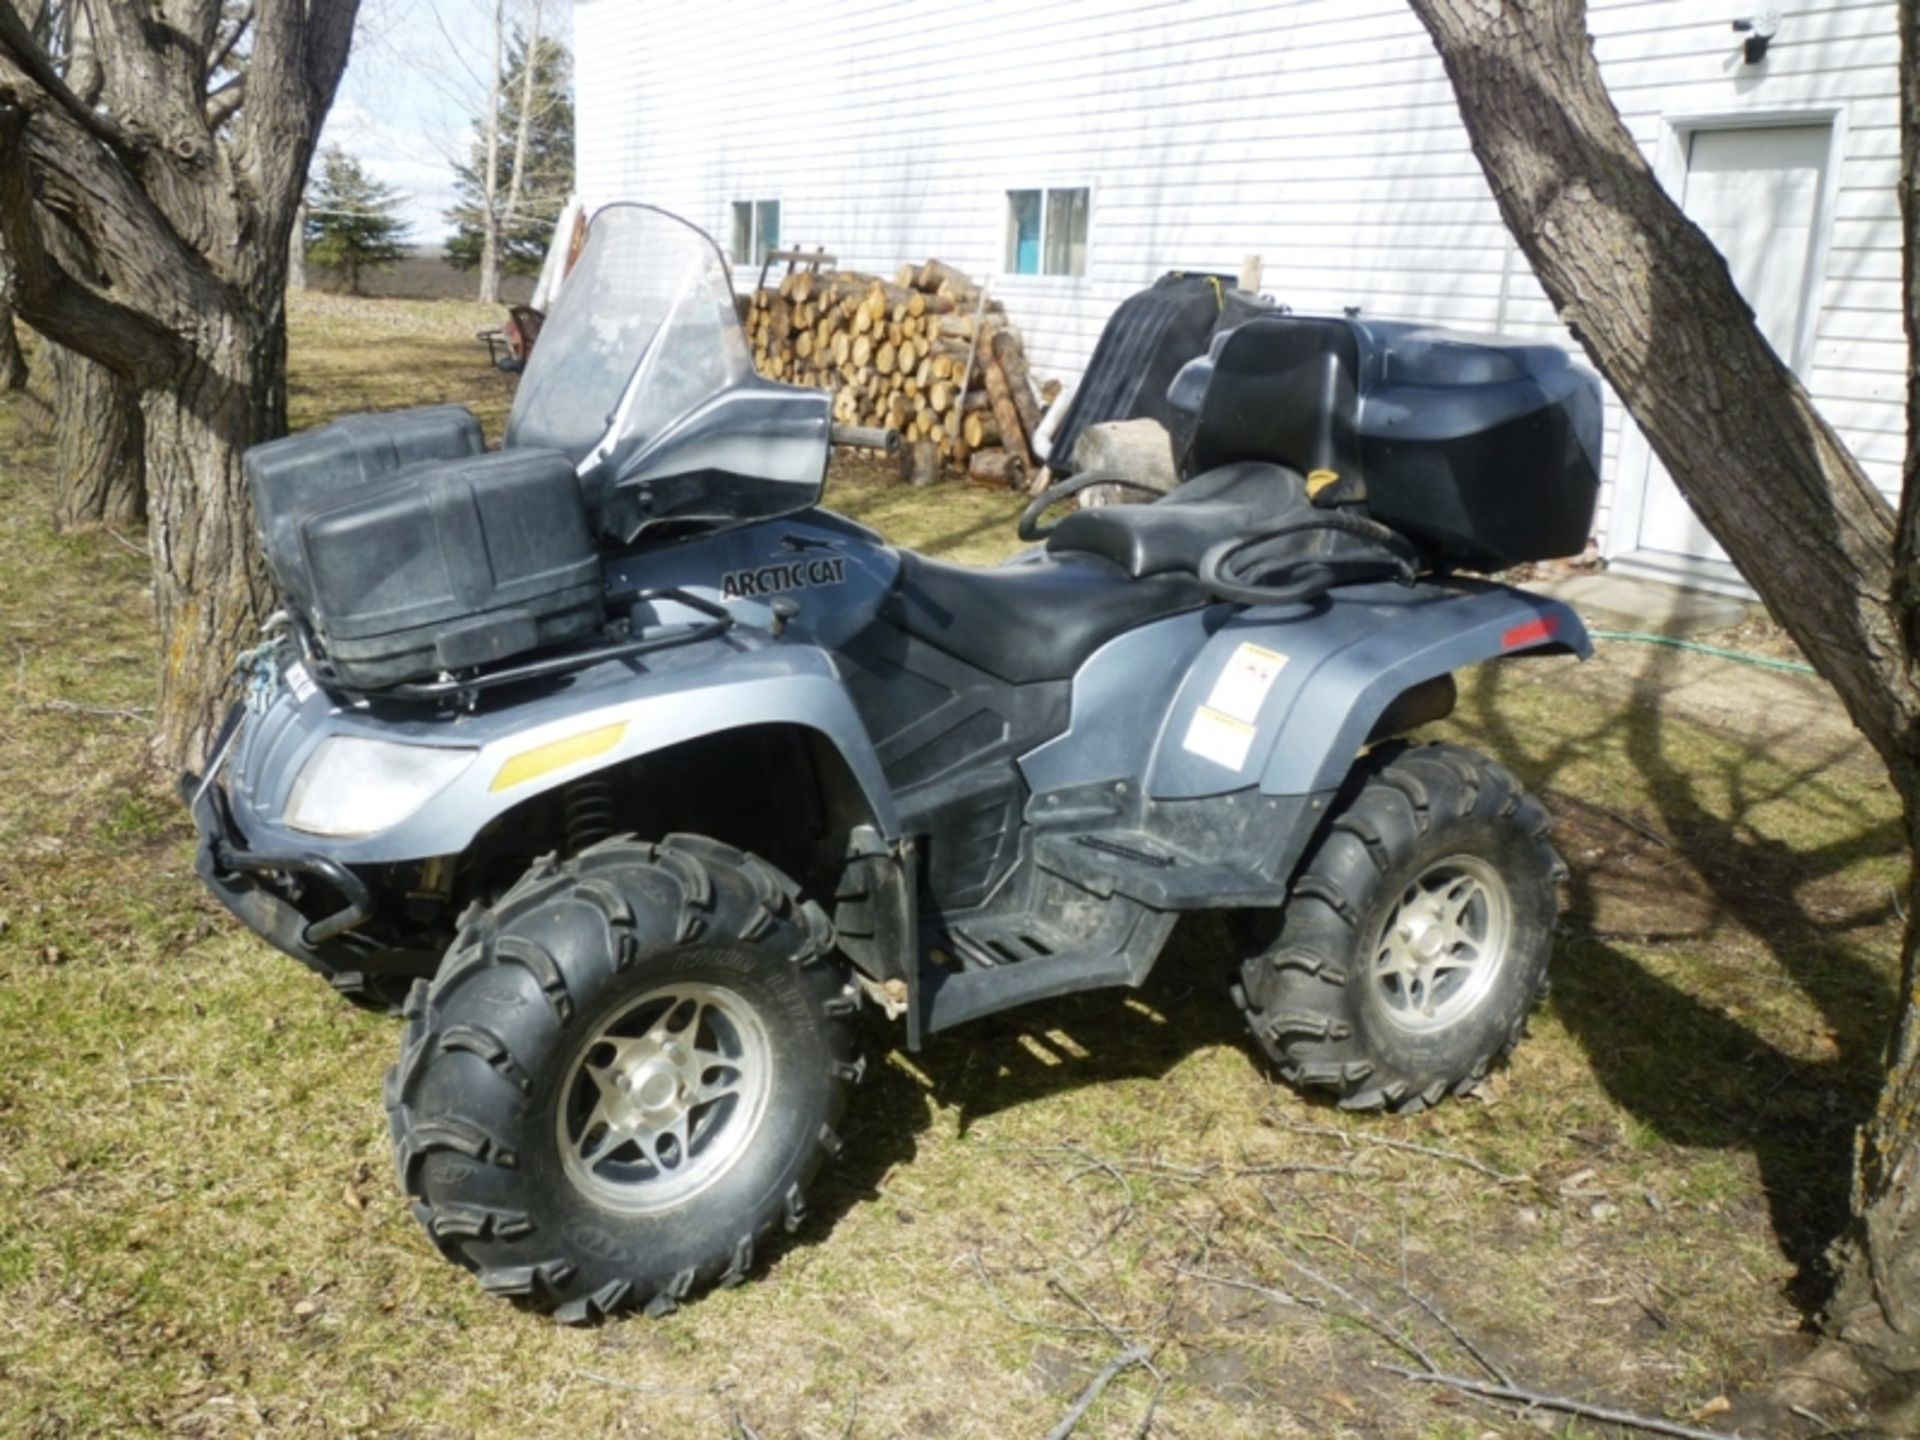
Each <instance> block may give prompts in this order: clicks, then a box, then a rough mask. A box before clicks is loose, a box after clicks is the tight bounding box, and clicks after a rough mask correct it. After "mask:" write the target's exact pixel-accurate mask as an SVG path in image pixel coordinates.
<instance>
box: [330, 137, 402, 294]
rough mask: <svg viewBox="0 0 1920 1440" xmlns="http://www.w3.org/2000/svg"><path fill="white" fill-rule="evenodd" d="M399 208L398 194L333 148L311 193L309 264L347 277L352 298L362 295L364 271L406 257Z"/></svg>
mask: <svg viewBox="0 0 1920 1440" xmlns="http://www.w3.org/2000/svg"><path fill="white" fill-rule="evenodd" d="M399 206H400V192H399V191H397V190H395V189H394V188H393V187H392V186H391V185H387V184H384V183H382V182H381V181H378V180H376V179H374V178H373V177H372V176H371V175H369V174H367V172H366V171H365V170H364V169H363V168H362V167H361V164H360V162H359V161H358V160H355V159H354V158H353V157H352V156H351V155H349V154H347V153H346V152H345V151H344V150H342V149H341V148H340V147H339V146H337V145H333V146H329V147H328V148H327V152H326V154H325V155H324V156H322V157H321V161H320V178H319V179H318V180H316V181H315V182H314V183H313V186H312V188H311V189H310V190H309V191H308V192H307V231H306V234H307V260H308V261H309V262H310V263H311V264H314V265H319V266H323V267H324V268H326V269H328V270H333V271H337V272H338V273H339V274H341V275H344V276H345V277H346V281H347V293H348V294H350V295H358V294H359V293H360V276H361V273H362V272H363V271H367V270H380V269H384V268H385V267H387V266H389V265H392V264H393V263H394V262H395V261H398V260H404V259H405V258H406V257H407V254H408V252H409V247H408V246H407V244H406V233H407V222H406V221H404V220H402V219H401V218H400V215H399Z"/></svg>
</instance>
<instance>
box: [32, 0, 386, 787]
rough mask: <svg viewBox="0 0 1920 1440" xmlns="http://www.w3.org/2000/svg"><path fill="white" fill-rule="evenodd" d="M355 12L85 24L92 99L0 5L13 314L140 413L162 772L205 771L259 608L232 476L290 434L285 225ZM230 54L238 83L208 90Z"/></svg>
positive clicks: (209, 9)
mask: <svg viewBox="0 0 1920 1440" xmlns="http://www.w3.org/2000/svg"><path fill="white" fill-rule="evenodd" d="M357 11H358V0H328V3H325V4H320V3H315V0H255V3H254V4H251V5H248V6H245V7H240V8H235V9H229V8H228V7H223V6H219V5H209V4H205V3H200V0H145V3H143V4H141V5H121V4H99V5H90V6H88V7H87V11H86V14H87V17H88V20H89V21H90V30H91V35H90V41H91V53H92V58H93V60H95V61H97V70H98V73H99V76H100V81H99V93H98V98H97V100H96V99H91V98H88V97H87V96H85V95H82V94H77V93H75V91H74V90H73V89H72V88H71V87H70V86H69V85H68V84H67V83H65V82H64V81H63V80H62V79H61V78H60V76H59V74H58V71H57V67H56V66H55V65H54V64H53V63H52V61H51V60H50V59H49V57H48V55H47V53H46V52H45V50H44V49H43V48H41V46H40V45H39V43H38V42H37V41H36V40H35V38H34V36H33V35H32V34H31V33H30V31H29V30H28V28H27V27H26V25H25V24H24V23H23V21H22V19H21V16H20V14H19V12H18V10H17V9H16V8H15V5H14V3H13V0H0V244H4V246H5V247H6V251H7V255H8V257H9V261H10V264H11V274H10V281H9V292H10V293H9V297H8V298H10V299H11V300H12V302H13V304H14V306H15V308H16V309H17V310H18V311H19V313H20V314H21V316H22V317H23V318H25V319H27V320H28V321H29V322H30V323H31V324H32V325H33V327H34V328H35V329H36V330H37V331H39V332H40V334H42V335H44V336H47V337H48V338H49V339H52V340H55V341H57V342H59V343H60V344H63V345H66V346H67V347H69V348H70V349H73V350H76V351H78V352H80V353H81V354H83V355H85V356H87V357H88V358H89V359H92V360H96V361H98V362H99V363H101V364H103V365H105V366H107V367H108V368H109V369H110V370H112V371H113V372H114V373H115V374H116V375H118V376H119V377H121V378H122V379H124V380H125V381H126V382H127V383H129V384H130V385H133V386H134V387H136V388H137V389H138V391H139V393H140V396H141V419H142V425H143V429H144V443H145V458H146V479H147V494H148V511H149V525H148V540H149V545H150V548H151V551H152V555H153V567H154V600H155V608H156V610H157V612H158V619H159V622H160V659H161V664H160V685H159V698H158V703H157V706H156V718H157V724H156V725H155V729H154V755H155V758H156V759H157V760H158V761H159V762H160V763H161V764H163V765H165V766H167V767H169V768H173V769H177V768H181V767H184V766H193V765H198V764H200V763H202V762H203V761H204V759H205V755H206V745H207V742H208V740H209V739H210V738H211V736H212V734H213V732H214V729H215V727H216V725H217V724H218V720H219V717H220V716H221V714H222V712H223V711H224V709H225V707H226V702H227V699H228V698H229V687H228V679H229V675H230V669H231V666H232V663H233V660H234V657H235V656H236V655H237V654H238V653H239V651H240V650H241V649H242V648H243V647H244V646H245V645H247V644H249V643H251V641H252V640H253V638H254V636H255V634H256V631H257V625H258V622H259V620H260V618H261V617H262V615H263V614H264V613H265V611H266V610H267V608H268V606H269V604H270V600H271V596H270V591H269V587H268V586H267V584H266V583H265V577H264V572H263V567H262V564H261V558H260V556H259V553H258V551H257V548H256V546H255V543H254V536H253V521H252V516H251V513H250V508H249V505H248V500H247V492H246V490H245V487H244V486H243V484H242V481H241V468H240V457H241V454H242V452H243V451H244V450H245V449H246V448H247V447H248V446H250V445H253V444H256V443H258V442H259V441H262V440H266V439H270V438H272V437H273V436H275V435H276V434H279V433H281V432H282V431H283V430H284V428H285V424H286V393H285V386H286V374H285V369H286V319H285V305H286V283H287V266H288V259H289V246H290V243H291V239H292V236H291V230H292V224H293V218H294V213H295V211H296V209H297V208H298V206H299V203H300V196H301V191H302V189H303V187H304V185H305V181H306V175H307V168H308V165H309V163H310V162H311V160H312V158H313V148H314V143H315V141H316V139H317V138H318V135H319V132H320V128H321V126H322V124H323V123H324V122H325V119H326V114H327V110H328V108H329V107H330V106H331V104H332V103H333V97H334V92H335V90H336V88H337V86H338V84H339V80H340V75H341V72H342V71H343V70H344V69H345V66H346V60H347V52H348V48H349V45H350V44H351V40H352V34H353V24H354V18H355V15H356V13H357ZM243 36H244V37H246V38H247V40H248V43H247V44H246V45H245V47H244V50H236V45H237V44H238V43H239V42H240V41H241V39H242V38H243ZM236 54H239V55H241V57H242V58H241V59H240V60H239V61H237V62H235V63H236V64H237V65H238V66H239V67H240V73H236V74H233V75H232V76H231V78H222V77H223V76H225V75H226V73H227V72H226V70H225V69H224V68H223V67H225V66H226V65H227V63H228V61H229V60H231V59H232V57H234V56H235V55H236ZM56 232H64V234H63V236H62V238H60V239H58V240H57V241H50V238H49V237H50V236H52V235H54V234H55V233H56ZM54 244H58V245H59V247H60V249H61V250H65V249H66V247H67V246H68V244H71V245H72V246H75V247H77V248H78V249H79V251H80V252H82V254H83V256H84V258H85V260H86V264H85V265H74V264H69V263H66V262H65V261H64V260H63V259H62V258H61V256H60V254H58V253H56V252H55V251H54V249H53V248H52V247H53V245H54Z"/></svg>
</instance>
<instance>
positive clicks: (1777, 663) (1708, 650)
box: [1587, 630, 1820, 675]
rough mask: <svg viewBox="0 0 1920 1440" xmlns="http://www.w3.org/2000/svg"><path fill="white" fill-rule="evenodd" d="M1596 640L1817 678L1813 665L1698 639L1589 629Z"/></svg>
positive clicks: (1639, 631) (1634, 631) (1639, 632)
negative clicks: (1662, 647) (1662, 648)
mask: <svg viewBox="0 0 1920 1440" xmlns="http://www.w3.org/2000/svg"><path fill="white" fill-rule="evenodd" d="M1587 634H1588V635H1590V636H1592V637H1593V638H1594V639H1595V640H1626V641H1631V642H1632V643H1634V644H1637V645H1665V646H1668V647H1670V648H1671V649H1674V650H1691V651H1693V652H1694V653H1695V654H1696V655H1711V656H1713V658H1714V659H1716V660H1731V661H1733V662H1734V663H1735V664H1736V665H1757V666H1759V667H1760V668H1761V669H1762V670H1785V671H1787V672H1788V673H1789V674H1793V675H1818V674H1819V673H1820V672H1819V671H1818V670H1815V669H1814V668H1813V666H1811V665H1803V664H1801V663H1800V662H1799V661H1798V660H1775V659H1774V658H1773V657H1772V656H1769V655H1749V654H1748V653H1747V652H1746V651H1744V650H1728V649H1725V648H1723V647H1721V646H1719V645H1702V644H1701V643H1700V642H1699V641H1698V640H1682V639H1681V638H1680V637H1679V636H1677V635H1649V634H1648V633H1647V632H1645V631H1644V630H1589V631H1587Z"/></svg>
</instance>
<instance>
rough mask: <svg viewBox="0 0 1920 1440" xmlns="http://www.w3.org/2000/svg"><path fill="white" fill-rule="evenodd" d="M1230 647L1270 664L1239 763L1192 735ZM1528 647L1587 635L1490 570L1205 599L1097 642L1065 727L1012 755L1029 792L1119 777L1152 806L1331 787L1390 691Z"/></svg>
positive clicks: (1574, 620)
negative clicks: (1303, 597) (1246, 603)
mask: <svg viewBox="0 0 1920 1440" xmlns="http://www.w3.org/2000/svg"><path fill="white" fill-rule="evenodd" d="M1243 645H1252V646H1257V647H1259V648H1260V649H1261V650H1263V651H1266V652H1269V653H1271V654H1273V655H1277V656H1281V657H1283V660H1282V662H1281V663H1280V665H1279V666H1278V669H1277V673H1276V674H1275V675H1274V677H1273V679H1272V681H1271V683H1270V685H1269V686H1268V687H1267V688H1266V689H1265V691H1264V693H1263V694H1262V695H1261V696H1260V697H1259V701H1258V704H1257V706H1255V707H1254V709H1253V710H1252V712H1251V713H1252V715H1253V720H1252V723H1251V729H1252V731H1253V733H1252V735H1251V736H1250V737H1248V739H1247V744H1246V750H1245V756H1244V759H1243V760H1242V762H1241V763H1240V764H1239V765H1237V766H1236V765H1228V764H1224V763H1221V761H1219V760H1217V759H1210V758H1207V756H1206V755H1205V754H1202V753H1198V752H1197V751H1196V750H1195V749H1192V748H1189V743H1190V736H1191V731H1192V727H1193V725H1194V721H1195V717H1196V715H1197V714H1198V712H1199V711H1200V709H1201V708H1202V707H1203V706H1209V702H1211V701H1214V700H1215V699H1216V698H1217V691H1218V687H1219V686H1220V685H1221V681H1222V677H1223V675H1224V674H1225V673H1226V670H1227V668H1228V666H1229V664H1230V663H1232V661H1233V659H1234V657H1235V653H1236V652H1237V651H1239V650H1240V647H1242V646H1243ZM1541 649H1552V650H1571V651H1573V652H1575V653H1578V654H1580V655H1586V654H1588V653H1589V652H1590V650H1591V645H1590V644H1589V642H1588V640H1587V637H1586V630H1585V628H1584V627H1583V626H1582V625H1581V623H1580V619H1579V617H1578V616H1577V615H1576V614H1574V612H1573V611H1572V610H1570V609H1568V608H1567V607H1566V606H1564V605H1562V604H1560V603H1559V602H1557V601H1553V600H1547V599H1544V598H1542V597H1540V596H1537V595H1532V594H1529V593H1528V592H1526V591H1524V590H1516V589H1514V588H1512V587H1510V586H1505V585H1497V584H1493V583H1491V582H1487V581H1471V580H1453V581H1446V582H1435V583H1426V584H1421V585H1414V586H1402V585H1393V584H1380V585H1354V586H1347V587H1343V588H1341V589H1339V590H1336V591H1334V592H1333V593H1332V594H1330V595H1329V596H1328V597H1327V598H1326V600H1325V601H1323V602H1321V603H1320V604H1318V605H1315V606H1311V607H1306V606H1301V607H1293V608H1290V609H1287V610H1239V609H1236V608H1235V607H1232V606H1226V605H1216V606H1213V607H1211V608H1209V609H1207V610H1204V611H1198V612H1194V613H1192V614H1187V615H1176V616H1174V617H1172V618H1171V619H1167V620H1161V621H1157V622H1155V623H1154V624H1152V625H1147V626H1143V627H1142V628H1140V629H1138V630H1134V631H1130V632H1129V633H1127V634H1125V635H1122V636H1120V637H1119V638H1118V639H1116V640H1114V641H1112V642H1111V643H1109V644H1108V645H1107V646H1105V647H1104V648H1103V649H1101V650H1100V651H1099V652H1097V653H1096V654H1095V655H1094V656H1093V657H1092V658H1091V659H1090V660H1089V661H1088V662H1087V664H1086V665H1085V666H1083V667H1082V669H1081V670H1080V673H1079V674H1078V675H1076V676H1075V677H1074V681H1073V699H1072V707H1071V714H1070V718H1069V721H1068V726H1067V729H1066V731H1065V732H1064V733H1063V734H1061V735H1060V736H1058V737H1057V738H1055V739H1053V740H1051V741H1049V742H1048V743H1046V744H1045V745H1042V746H1040V747H1038V748H1037V749H1035V750H1034V751H1033V752H1032V753H1030V754H1029V755H1027V756H1026V757H1025V758H1024V759H1023V760H1022V762H1021V765H1022V769H1023V770H1024V771H1025V773H1026V776H1027V779H1028V782H1029V784H1030V785H1031V786H1032V787H1033V790H1034V792H1035V794H1036V796H1044V795H1045V794H1046V793H1049V792H1059V793H1061V794H1063V795H1065V794H1068V793H1071V792H1074V791H1076V790H1079V789H1082V788H1084V787H1087V786H1097V785H1101V784H1108V785H1111V784H1116V783H1126V784H1130V785H1143V786H1144V792H1145V794H1146V796H1147V797H1149V798H1150V799H1152V800H1155V801H1172V800H1183V799H1195V798H1200V797H1205V796H1210V795H1226V794H1231V793H1233V792H1236V791H1240V790H1243V789H1246V788H1248V787H1257V788H1258V790H1259V791H1260V792H1261V793H1263V794H1268V795H1280V796H1285V795H1306V794H1313V793H1317V792H1320V791H1325V790H1331V789H1333V788H1335V787H1337V786H1338V785H1339V783H1340V782H1341V780H1343V779H1344V778H1345V777H1346V774H1347V771H1348V769H1349V768H1351V766H1352V763H1353V757H1354V756H1355V755H1356V754H1358V753H1359V751H1360V748H1361V746H1362V745H1363V744H1364V743H1365V741H1366V737H1367V735H1368V733H1369V732H1370V731H1371V730H1372V728H1373V725H1374V722H1375V721H1376V720H1378V719H1379V718H1380V714H1381V712H1382V711H1383V710H1385V708H1386V707H1387V705H1388V704H1389V703H1391V702H1392V700H1393V699H1394V698H1395V697H1396V696H1397V695H1399V694H1400V693H1401V692H1402V691H1404V690H1406V689H1408V688H1409V687H1410V686H1413V685H1415V684H1418V683H1419V682H1420V681H1422V680H1426V679H1430V678H1432V677H1433V676H1435V675H1441V674H1446V673H1449V672H1451V671H1454V670H1458V669H1461V668H1462V667H1464V666H1467V665H1472V664H1475V663H1477V662H1479V661H1482V660H1489V659H1494V658H1496V657H1498V656H1502V655H1511V654H1517V653H1521V652H1523V651H1527V650H1541ZM1242 693H1243V694H1244V693H1246V692H1245V691H1244V690H1243V691H1242ZM1209 708H1211V707H1209ZM1228 718H1234V717H1233V716H1229V717H1228ZM1203 748H1204V747H1203Z"/></svg>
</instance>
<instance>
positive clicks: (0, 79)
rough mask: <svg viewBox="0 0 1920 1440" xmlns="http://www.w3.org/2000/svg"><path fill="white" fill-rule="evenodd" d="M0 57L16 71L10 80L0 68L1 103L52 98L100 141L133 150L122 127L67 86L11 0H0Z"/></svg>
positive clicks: (35, 103) (123, 150) (40, 101)
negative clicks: (10, 63)
mask: <svg viewBox="0 0 1920 1440" xmlns="http://www.w3.org/2000/svg"><path fill="white" fill-rule="evenodd" d="M0 59H5V60H7V61H10V62H12V68H13V70H14V72H15V73H14V75H13V77H12V78H11V80H10V78H9V76H8V74H7V71H6V70H5V69H0V104H4V103H11V104H14V105H19V106H22V107H23V108H28V109H33V108H38V105H39V104H44V103H47V102H51V103H52V104H54V105H57V106H59V107H60V109H61V110H63V111H65V112H66V114H67V117H68V118H69V119H70V120H72V121H73V122H74V123H75V124H76V125H78V126H80V128H81V129H83V130H85V131H86V132H87V133H88V134H90V135H92V136H93V138H94V139H96V140H98V141H100V142H101V143H102V144H103V145H108V146H111V147H112V148H113V149H114V150H116V151H118V152H120V153H121V154H123V155H124V154H128V153H131V152H132V151H133V149H134V148H135V147H134V145H133V143H132V141H131V140H129V139H128V137H127V135H126V132H125V131H123V130H121V128H120V127H119V126H118V125H116V124H114V123H113V121H111V120H109V119H108V118H107V117H106V116H104V115H102V114H101V113H100V112H99V111H98V110H97V109H95V108H94V107H93V106H91V105H88V104H86V103H85V102H84V101H82V100H81V99H80V97H79V96H78V95H75V94H74V93H73V91H72V90H70V89H68V88H67V82H66V81H65V80H63V79H61V78H60V75H59V73H58V72H57V71H56V70H55V69H54V68H53V62H52V61H51V60H49V59H48V58H47V53H46V52H45V51H44V50H42V49H41V48H40V46H39V45H38V44H37V43H35V41H34V38H33V33H32V31H31V30H30V29H29V28H28V26H27V23H26V21H24V20H23V19H22V18H21V17H20V12H19V11H18V10H16V9H15V8H14V4H13V0H0ZM36 92H37V93H36Z"/></svg>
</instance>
